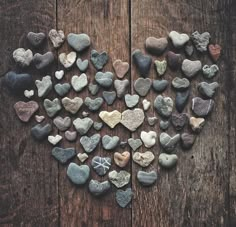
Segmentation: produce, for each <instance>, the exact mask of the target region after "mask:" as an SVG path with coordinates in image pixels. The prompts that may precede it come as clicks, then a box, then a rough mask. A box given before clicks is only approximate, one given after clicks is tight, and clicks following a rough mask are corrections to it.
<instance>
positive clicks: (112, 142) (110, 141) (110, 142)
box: [102, 135, 120, 150]
mask: <svg viewBox="0 0 236 227" xmlns="http://www.w3.org/2000/svg"><path fill="white" fill-rule="evenodd" d="M119 143H120V138H119V137H118V136H108V135H105V136H103V137H102V146H103V148H104V149H105V150H113V149H115V148H116V147H117V146H118V145H119Z"/></svg>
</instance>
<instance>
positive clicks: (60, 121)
mask: <svg viewBox="0 0 236 227" xmlns="http://www.w3.org/2000/svg"><path fill="white" fill-rule="evenodd" d="M53 123H54V125H55V126H56V127H57V128H58V129H59V130H60V131H62V132H64V131H66V130H67V129H68V128H69V127H70V125H71V118H70V117H64V118H62V117H60V116H58V117H56V118H54V119H53Z"/></svg>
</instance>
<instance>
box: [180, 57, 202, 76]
mask: <svg viewBox="0 0 236 227" xmlns="http://www.w3.org/2000/svg"><path fill="white" fill-rule="evenodd" d="M201 68H202V63H201V61H199V60H196V61H191V60H188V59H184V61H183V63H182V67H181V69H182V71H183V73H184V75H185V76H186V77H188V78H190V79H191V78H193V77H194V76H195V75H196V74H197V73H198V72H199V71H200V70H201Z"/></svg>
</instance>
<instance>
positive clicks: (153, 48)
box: [145, 37, 168, 55]
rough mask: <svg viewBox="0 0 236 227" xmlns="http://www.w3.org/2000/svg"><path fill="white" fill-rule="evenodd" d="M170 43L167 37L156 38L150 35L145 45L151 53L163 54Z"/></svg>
mask: <svg viewBox="0 0 236 227" xmlns="http://www.w3.org/2000/svg"><path fill="white" fill-rule="evenodd" d="M167 45H168V41H167V39H166V38H159V39H157V38H155V37H148V38H147V39H146V41H145V47H146V49H147V51H148V52H149V53H151V54H155V55H160V54H162V53H163V52H164V51H165V49H166V47H167Z"/></svg>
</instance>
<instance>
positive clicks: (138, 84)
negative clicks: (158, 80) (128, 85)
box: [134, 78, 152, 97]
mask: <svg viewBox="0 0 236 227" xmlns="http://www.w3.org/2000/svg"><path fill="white" fill-rule="evenodd" d="M151 86H152V80H151V79H149V78H138V79H137V80H136V81H135V82H134V90H135V91H136V92H137V93H138V95H140V96H142V97H144V96H146V95H147V94H148V92H149V90H150V88H151Z"/></svg>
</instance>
